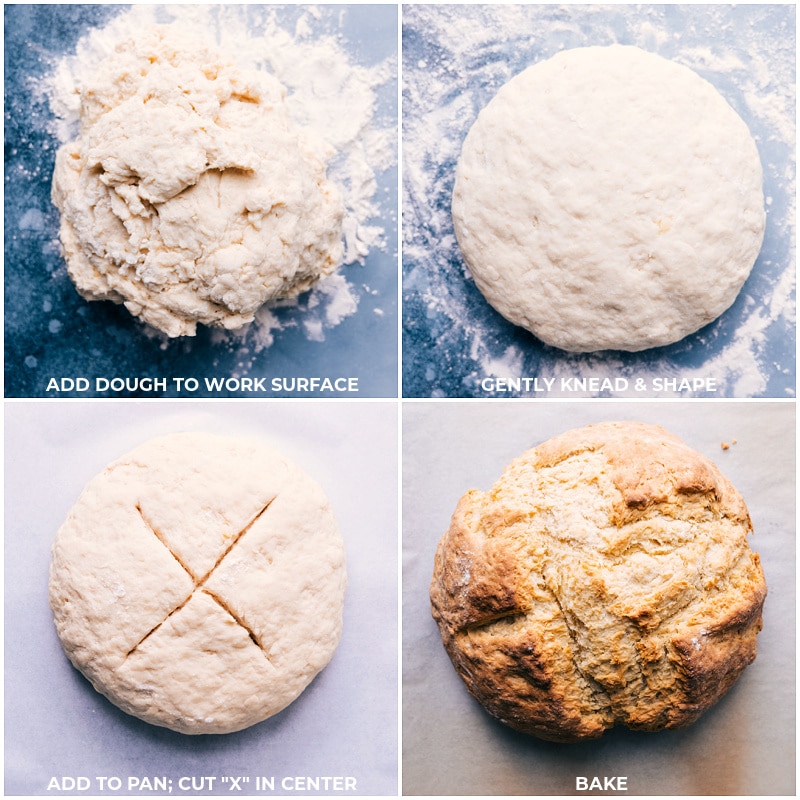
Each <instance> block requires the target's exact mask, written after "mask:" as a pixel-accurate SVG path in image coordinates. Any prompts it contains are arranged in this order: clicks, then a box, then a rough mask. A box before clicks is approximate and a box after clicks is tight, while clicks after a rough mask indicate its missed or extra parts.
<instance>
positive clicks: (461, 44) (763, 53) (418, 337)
mask: <svg viewBox="0 0 800 800" xmlns="http://www.w3.org/2000/svg"><path fill="white" fill-rule="evenodd" d="M615 43H618V44H629V45H636V46H638V47H641V48H643V49H645V50H649V51H652V52H656V53H658V54H659V55H662V56H664V57H665V58H669V59H671V60H674V61H676V62H678V63H681V64H684V65H685V66H688V67H690V68H691V69H694V70H695V71H696V72H698V73H699V74H700V75H701V77H703V78H705V79H706V80H708V81H710V82H711V83H712V84H713V85H715V86H716V88H717V89H718V90H719V91H720V93H721V94H722V95H723V97H725V99H726V100H727V101H728V102H729V103H730V105H731V106H732V107H733V108H734V109H735V110H736V111H737V112H738V114H739V115H740V116H741V117H742V118H743V119H744V120H745V122H746V123H747V124H748V126H749V127H750V130H751V132H752V134H753V136H754V138H755V140H756V142H757V145H758V148H759V154H760V157H761V160H762V165H763V169H764V176H765V177H764V190H765V196H766V208H767V237H766V240H765V243H764V246H763V248H762V251H761V254H760V256H759V259H758V261H757V262H756V266H755V268H754V270H753V273H752V274H751V277H750V279H749V280H748V281H747V283H746V284H745V286H744V288H743V290H742V292H741V294H740V295H739V297H738V299H737V301H736V302H735V303H734V305H733V306H732V307H731V309H729V310H728V311H727V312H726V313H725V314H724V315H723V316H722V317H721V318H720V319H719V320H718V321H717V322H716V323H712V324H711V325H709V326H707V327H706V328H703V329H702V330H701V331H699V332H698V333H696V334H694V335H692V336H689V337H687V338H686V339H685V340H683V341H681V342H678V343H676V344H675V345H671V346H669V347H663V348H658V349H655V350H651V351H645V352H644V353H642V354H621V353H617V352H606V353H594V354H584V355H575V354H570V353H566V352H563V351H559V350H557V349H555V348H550V347H547V346H544V345H542V344H541V343H540V342H538V341H537V340H536V339H535V338H534V337H533V336H529V335H528V334H527V333H526V332H525V331H522V330H520V329H517V328H515V327H514V326H513V325H511V324H510V323H507V322H506V321H505V320H503V319H502V318H501V317H500V316H499V315H498V314H496V313H495V312H494V310H493V309H491V308H490V307H489V306H488V304H487V303H486V301H485V300H484V299H483V297H482V295H480V293H479V292H478V290H477V288H476V287H475V285H474V283H473V282H472V278H471V276H470V274H469V272H468V271H467V269H466V267H465V265H464V262H463V259H462V257H461V254H460V252H459V249H458V245H457V243H456V241H455V237H454V235H453V224H452V220H451V216H450V201H451V195H452V189H453V180H454V171H455V165H456V163H457V161H458V157H459V154H460V151H461V145H462V143H463V140H464V138H465V136H466V134H467V131H468V130H469V128H470V126H471V125H472V123H473V122H474V120H475V118H476V117H477V115H478V113H479V111H480V110H481V109H482V108H483V107H484V106H485V105H486V104H487V103H488V102H489V101H490V100H491V98H492V97H493V96H494V94H495V93H496V92H497V90H498V89H499V88H500V87H501V86H502V85H503V84H504V83H506V82H507V81H508V80H509V79H510V78H512V77H513V76H514V75H516V74H517V73H519V72H521V71H522V70H523V69H525V68H526V67H527V66H529V65H530V64H532V63H535V62H537V61H540V60H543V59H545V58H549V57H550V56H552V55H555V54H556V53H557V52H559V51H561V50H564V49H568V48H573V47H582V46H589V45H610V44H615ZM794 64H795V59H794V9H793V7H788V6H774V5H773V6H763V7H761V6H742V7H731V6H668V7H664V6H649V7H648V6H644V7H642V6H620V5H616V6H605V5H593V6H585V5H581V6H572V5H530V6H524V5H515V6H506V5H481V6H464V5H457V6H451V5H437V6H432V5H415V6H406V7H404V11H403V198H402V209H403V267H404V373H405V375H404V380H405V383H404V394H405V395H406V396H409V397H416V396H432V397H450V396H458V395H462V396H486V395H487V392H486V391H485V390H483V389H482V388H481V381H482V380H483V379H484V378H486V377H496V378H521V377H522V378H524V377H533V376H544V377H547V378H554V379H555V380H554V382H553V384H552V388H551V389H550V390H549V391H541V390H539V391H537V392H536V396H539V397H541V396H547V395H550V396H564V395H569V396H575V397H579V396H597V394H596V393H592V392H588V391H587V392H582V391H571V390H570V391H560V389H559V387H560V386H561V385H562V379H563V380H566V381H569V380H570V379H574V378H590V377H599V378H607V377H611V378H614V377H622V378H625V379H627V381H628V389H627V390H626V391H623V392H618V393H617V394H615V395H614V396H621V395H626V396H632V397H638V396H649V397H652V396H664V397H672V396H675V394H676V392H675V391H674V390H670V389H665V390H663V391H662V390H657V389H656V390H652V391H648V392H646V394H643V392H642V391H641V390H639V391H637V390H636V389H635V388H634V387H635V383H636V379H641V380H642V385H646V386H648V387H652V386H654V385H656V386H657V385H658V382H659V381H662V382H663V380H664V379H666V380H667V381H669V380H672V379H678V380H680V379H688V380H690V381H691V380H692V379H694V378H697V379H703V380H706V381H708V380H713V382H714V383H715V385H716V389H715V390H714V393H713V394H712V395H711V396H725V397H729V396H731V397H743V396H756V397H757V396H772V397H793V396H794V377H795V366H794V348H795V340H794V329H795V279H794V254H795V230H794V219H795V199H794V198H795V167H796V164H795V156H794V135H795V88H794V87H795V72H794ZM656 379H658V380H656ZM668 385H669V384H668ZM509 394H511V393H507V394H506V396H509ZM517 394H520V395H525V394H526V393H525V392H524V391H523V392H517ZM691 394H692V393H691V392H688V393H687V392H683V393H682V396H690V395H691ZM530 395H531V396H532V395H533V392H531V393H530Z"/></svg>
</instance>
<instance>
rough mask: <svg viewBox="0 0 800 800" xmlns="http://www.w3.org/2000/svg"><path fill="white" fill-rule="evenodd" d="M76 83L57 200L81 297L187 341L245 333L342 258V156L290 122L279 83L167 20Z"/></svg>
mask: <svg viewBox="0 0 800 800" xmlns="http://www.w3.org/2000/svg"><path fill="white" fill-rule="evenodd" d="M80 91H81V130H80V135H79V137H78V138H77V139H76V140H75V141H74V142H71V143H69V144H66V145H64V146H63V147H62V148H61V149H60V150H59V151H58V154H57V157H56V167H55V173H54V176H53V191H52V195H53V202H54V203H55V205H56V206H57V207H58V208H59V210H60V211H61V241H62V245H63V250H64V254H65V257H66V259H67V267H68V270H69V274H70V277H71V278H72V280H73V282H74V284H75V286H76V287H77V289H78V291H79V292H80V294H81V295H82V296H83V297H84V298H86V299H87V300H113V301H115V302H117V303H124V304H125V306H126V308H127V309H128V310H129V311H130V312H131V313H132V314H133V315H134V316H137V317H139V318H141V319H142V320H144V321H145V322H147V323H148V324H149V325H151V326H153V327H154V328H157V329H159V330H161V331H163V332H164V333H166V334H167V335H168V336H187V335H188V336H191V335H194V334H195V332H196V326H197V323H198V322H201V323H203V324H205V325H212V326H218V327H223V328H229V329H234V328H239V327H241V326H243V325H245V324H246V323H248V322H250V321H252V319H253V315H254V313H255V311H256V310H257V309H258V308H259V307H260V306H261V305H262V304H263V303H265V302H266V301H268V300H271V299H273V298H279V297H287V296H292V295H296V294H298V293H300V292H302V291H304V290H306V289H308V288H309V287H310V286H311V285H312V284H313V283H314V282H315V281H316V280H317V279H319V278H320V277H321V276H322V275H326V274H328V273H330V272H332V271H333V270H335V269H336V268H337V267H338V266H339V264H340V262H341V259H342V250H343V247H342V217H343V206H342V201H341V198H340V196H339V194H338V192H337V190H336V189H335V188H334V187H333V185H332V184H331V183H330V182H329V181H328V180H327V178H326V174H325V170H326V160H327V159H328V158H329V157H330V156H331V152H330V151H329V149H328V148H327V146H326V145H323V144H322V143H321V142H320V141H317V140H313V139H312V138H311V136H310V135H309V134H308V133H307V132H304V131H301V130H299V129H298V128H296V127H295V126H294V124H293V123H292V121H291V120H290V118H289V115H288V112H287V108H286V104H285V100H284V96H285V90H284V88H283V87H282V86H281V85H280V84H279V83H278V81H277V80H275V79H274V78H273V77H271V76H270V75H267V74H266V73H262V72H257V71H247V70H244V69H240V68H238V67H236V66H234V65H233V64H230V63H228V62H227V61H225V60H224V59H223V58H222V56H221V55H220V54H219V53H217V52H215V51H213V50H212V49H210V48H209V47H207V46H206V45H205V43H204V42H199V41H195V40H192V39H187V38H185V37H184V36H183V35H182V34H180V33H179V32H178V31H177V30H175V28H174V27H172V26H157V27H155V28H154V29H152V30H150V31H149V32H147V33H146V35H144V36H142V37H141V38H140V39H137V40H136V41H128V42H125V43H124V44H122V45H120V46H119V47H118V48H117V50H116V52H114V53H113V54H112V55H111V56H109V57H108V58H107V59H106V60H105V61H104V62H103V63H102V64H101V65H100V67H99V68H98V70H97V74H96V75H95V77H94V79H93V80H92V81H91V82H89V83H87V84H86V85H84V86H82V87H81V90H80Z"/></svg>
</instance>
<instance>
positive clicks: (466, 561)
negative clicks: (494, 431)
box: [430, 423, 767, 742]
mask: <svg viewBox="0 0 800 800" xmlns="http://www.w3.org/2000/svg"><path fill="white" fill-rule="evenodd" d="M751 531H752V525H751V522H750V517H749V515H748V511H747V507H746V506H745V503H744V500H743V499H742V498H741V496H740V495H739V493H738V492H737V491H736V489H735V488H734V487H733V485H732V484H731V483H730V482H729V481H728V480H727V478H725V476H723V475H722V473H721V472H720V471H719V470H718V469H717V467H716V466H715V465H714V464H713V463H712V462H711V461H709V460H708V459H706V458H705V457H703V456H702V455H700V454H699V453H697V452H695V451H694V450H692V449H691V448H689V447H688V446H687V445H686V444H684V443H683V442H682V441H681V440H680V439H678V438H676V437H675V436H673V435H672V434H670V433H668V432H667V431H665V430H663V429H662V428H660V427H657V426H652V425H644V424H639V423H603V424H598V425H590V426H587V427H584V428H580V429H577V430H572V431H569V432H567V433H564V434H562V435H560V436H556V437H555V438H553V439H551V440H550V441H548V442H545V443H544V444H542V445H540V446H538V447H536V448H534V449H532V450H530V451H528V452H527V453H524V454H523V455H522V456H521V457H519V458H518V459H516V460H515V461H513V462H512V463H511V464H510V465H509V466H508V467H507V468H506V470H505V471H504V472H503V474H502V476H501V477H500V479H499V480H498V481H497V482H496V483H495V485H494V486H493V487H492V489H491V491H489V492H486V493H484V492H479V491H470V492H468V493H467V494H465V495H464V496H463V497H462V498H461V500H460V502H459V503H458V507H457V508H456V511H455V513H454V515H453V518H452V522H451V524H450V528H449V530H448V531H447V533H446V534H445V535H444V536H443V538H442V540H441V541H440V543H439V547H438V549H437V553H436V558H435V565H434V574H433V580H432V583H431V589H430V596H431V607H432V613H433V616H434V618H435V620H436V622H437V624H438V626H439V630H440V632H441V635H442V641H443V643H444V646H445V648H446V650H447V652H448V654H449V656H450V658H451V660H452V662H453V665H454V666H455V668H456V670H457V672H458V673H459V674H460V675H461V677H462V678H463V680H464V682H465V683H466V685H467V688H468V689H469V691H470V692H471V693H472V694H473V695H474V696H475V697H476V698H477V699H478V700H479V701H480V702H481V703H482V704H483V706H484V707H485V708H486V709H487V710H488V711H489V712H490V713H491V714H492V715H494V716H495V717H497V718H498V719H500V720H501V721H502V722H504V723H506V724H507V725H509V726H511V727H512V728H515V729H517V730H519V731H523V732H525V733H530V734H534V735H535V736H538V737H540V738H542V739H549V740H552V741H557V742H573V741H580V740H583V739H593V738H597V737H599V736H601V735H602V734H603V733H604V731H606V730H607V729H609V728H611V727H613V726H614V725H624V726H627V727H629V728H632V729H635V730H643V731H657V730H661V729H664V728H678V727H682V726H685V725H688V724H690V723H692V722H694V721H695V720H696V719H697V718H698V717H699V716H700V715H701V714H702V713H703V712H704V711H705V710H707V709H708V708H710V707H711V706H712V705H714V704H715V703H716V702H717V701H718V700H719V699H720V698H721V697H722V696H723V695H724V694H725V693H726V692H727V691H728V690H729V689H730V688H731V686H732V685H733V684H734V682H735V681H736V679H737V678H738V677H739V675H740V674H741V673H742V671H743V670H744V669H745V667H746V666H748V664H750V663H751V662H752V661H753V660H754V659H755V656H756V635H757V633H758V632H759V630H760V629H761V624H762V623H761V611H762V606H763V603H764V598H765V597H766V594H767V587H766V583H765V580H764V574H763V571H762V568H761V564H760V561H759V557H758V554H756V553H753V552H751V550H750V548H749V546H748V542H747V536H748V534H749V533H750V532H751Z"/></svg>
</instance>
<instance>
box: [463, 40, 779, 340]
mask: <svg viewBox="0 0 800 800" xmlns="http://www.w3.org/2000/svg"><path fill="white" fill-rule="evenodd" d="M452 212H453V220H454V224H455V230H456V235H457V238H458V243H459V245H460V247H461V250H462V253H463V255H464V258H465V260H466V262H467V265H468V266H469V269H470V271H471V273H472V275H473V277H474V279H475V283H476V284H477V286H478V287H479V289H480V290H481V292H482V293H483V294H484V295H485V297H486V299H487V300H488V301H489V303H491V305H492V306H494V308H495V309H496V310H497V311H499V312H500V313H501V314H502V315H503V316H504V317H506V318H507V319H509V320H510V321H511V322H513V323H515V324H516V325H520V326H522V327H524V328H527V329H528V330H530V331H531V332H533V333H534V334H535V335H536V336H538V337H539V338H540V339H541V340H542V341H544V342H545V343H547V344H551V345H554V346H556V347H559V348H562V349H564V350H568V351H574V352H587V351H594V350H629V351H637V350H645V349H647V348H651V347H657V346H661V345H667V344H671V343H673V342H676V341H678V340H680V339H682V338H683V337H685V336H688V335H689V334H691V333H693V332H695V331H697V330H699V329H700V328H701V327H702V326H704V325H706V324H707V323H709V322H711V321H713V320H714V319H716V318H717V317H718V316H719V315H720V314H722V313H723V312H724V311H725V310H726V309H728V308H729V307H730V306H731V304H732V303H733V302H734V300H735V299H736V296H737V295H738V293H739V291H740V289H741V287H742V285H743V284H744V282H745V280H746V279H747V277H748V275H749V273H750V271H751V269H752V267H753V264H754V263H755V260H756V257H757V256H758V252H759V250H760V248H761V242H762V239H763V235H764V225H765V212H764V198H763V189H762V171H761V163H760V161H759V156H758V152H757V150H756V146H755V143H754V141H753V138H752V136H751V135H750V132H749V130H748V129H747V126H746V125H745V123H744V122H743V121H742V120H741V118H740V117H739V116H738V115H737V114H736V112H735V111H734V110H733V109H732V108H731V107H730V106H729V105H728V104H727V103H726V101H725V100H724V99H723V98H722V97H721V95H720V94H719V93H718V92H717V90H716V89H715V88H714V87H713V86H711V84H709V83H708V82H706V81H705V80H703V79H702V78H700V77H699V76H698V75H697V74H696V73H694V72H692V71H691V70H689V69H687V68H686V67H683V66H680V65H678V64H675V63H673V62H670V61H667V60H666V59H664V58H661V57H660V56H657V55H654V54H652V53H646V52H644V51H642V50H640V49H638V48H635V47H628V46H620V45H614V46H611V47H587V48H578V49H574V50H568V51H565V52H562V53H559V54H558V55H556V56H554V57H553V58H551V59H549V60H547V61H543V62H541V63H539V64H536V65H534V66H532V67H529V68H528V69H526V70H525V71H524V72H522V73H520V74H519V75H517V76H516V77H514V78H512V79H511V80H510V81H509V82H508V83H507V84H506V85H505V86H503V87H502V88H501V89H500V91H499V92H498V93H497V95H496V96H495V97H494V98H493V99H492V101H491V102H490V103H489V104H488V106H487V107H486V108H485V109H484V110H483V111H482V112H481V113H480V115H479V116H478V119H477V120H476V122H475V124H474V125H473V127H472V128H471V130H470V131H469V134H468V136H467V138H466V140H465V142H464V146H463V149H462V152H461V157H460V160H459V163H458V167H457V172H456V181H455V188H454V193H453V204H452Z"/></svg>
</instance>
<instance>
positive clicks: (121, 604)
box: [50, 433, 346, 734]
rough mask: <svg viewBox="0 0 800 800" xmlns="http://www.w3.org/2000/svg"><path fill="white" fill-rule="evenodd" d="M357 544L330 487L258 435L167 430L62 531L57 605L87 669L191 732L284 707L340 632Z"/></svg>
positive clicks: (107, 480) (115, 697) (137, 708)
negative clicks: (344, 535) (347, 536)
mask: <svg viewBox="0 0 800 800" xmlns="http://www.w3.org/2000/svg"><path fill="white" fill-rule="evenodd" d="M345 583H346V578H345V567H344V550H343V544H342V540H341V537H340V535H339V531H338V528H337V525H336V522H335V520H334V518H333V514H332V512H331V509H330V506H329V504H328V501H327V500H326V498H325V495H324V494H323V492H322V490H321V489H320V487H319V486H318V485H317V484H316V483H315V482H314V481H313V480H312V479H311V478H310V477H309V476H308V475H306V474H305V473H304V472H303V471H302V470H300V469H299V468H298V467H297V466H295V465H293V464H291V463H290V462H288V461H286V460H285V459H284V458H282V457H281V456H280V455H279V454H278V453H276V452H274V451H272V450H271V449H269V448H266V447H264V446H261V445H257V444H255V443H253V442H250V441H248V440H244V439H237V438H227V437H221V436H212V435H206V434H194V433H187V434H177V435H172V436H165V437H161V438H157V439H153V440H151V441H149V442H147V443H145V444H143V445H141V446H140V447H138V448H136V449H135V450H134V451H133V452H131V453H129V454H128V455H126V456H124V457H123V458H120V459H119V460H117V461H115V462H113V463H112V464H110V465H109V466H108V467H106V469H105V470H104V471H103V472H102V473H101V474H100V475H98V476H97V477H95V478H94V479H93V480H92V481H90V483H89V484H88V485H87V486H86V488H85V489H84V491H83V492H82V494H81V496H80V498H79V499H78V501H77V502H76V504H75V506H74V507H73V508H72V510H71V511H70V512H69V515H68V517H67V519H66V521H65V522H64V524H63V525H62V527H61V529H60V530H59V531H58V535H57V536H56V540H55V544H54V545H53V555H52V563H51V568H50V606H51V608H52V610H53V616H54V618H55V624H56V629H57V631H58V635H59V637H60V639H61V643H62V645H63V647H64V651H65V652H66V654H67V656H69V658H70V660H71V661H72V663H73V664H74V665H75V666H76V667H77V668H78V669H79V670H80V671H81V672H82V673H83V674H84V675H85V676H86V677H87V678H88V679H89V680H90V681H91V683H92V684H93V685H94V687H95V689H97V691H99V692H101V693H102V694H104V695H105V696H106V697H107V698H108V699H109V700H111V702H112V703H114V704H115V705H117V706H119V707H120V708H121V709H122V710H123V711H126V712H127V713H129V714H133V715H134V716H136V717H139V718H141V719H143V720H145V721H146V722H150V723H152V724H153V725H161V726H164V727H166V728H171V729H172V730H175V731H180V732H181V733H192V734H198V733H230V732H232V731H238V730H241V729H242V728H246V727H248V726H250V725H253V724H255V723H257V722H260V721H261V720H264V719H266V718H267V717H269V716H272V715H273V714H276V713H277V712H279V711H280V710H281V709H283V708H285V707H286V706H287V705H289V703H291V702H292V701H293V700H295V699H296V698H297V697H298V696H299V695H300V694H301V692H302V691H303V690H304V689H305V688H306V686H308V684H309V683H310V682H311V680H312V679H313V678H314V676H315V675H317V673H318V672H319V671H320V670H321V669H322V668H323V667H324V666H325V665H326V664H327V663H328V662H329V660H330V659H331V657H332V655H333V652H334V650H335V649H336V646H337V644H338V642H339V636H340V633H341V628H342V607H343V602H344V591H345Z"/></svg>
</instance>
